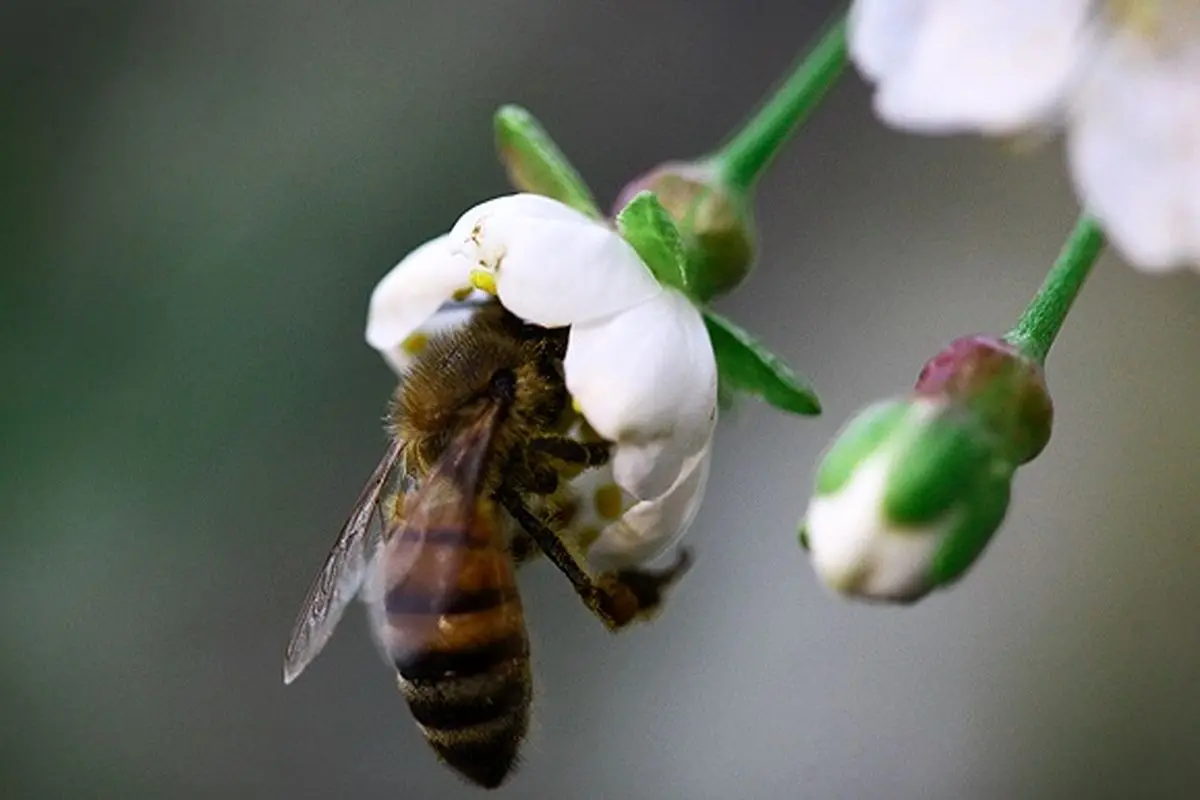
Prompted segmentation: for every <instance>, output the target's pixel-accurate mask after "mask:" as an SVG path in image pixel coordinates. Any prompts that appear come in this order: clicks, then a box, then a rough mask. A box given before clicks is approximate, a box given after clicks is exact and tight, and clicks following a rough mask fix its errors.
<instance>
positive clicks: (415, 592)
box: [383, 507, 532, 787]
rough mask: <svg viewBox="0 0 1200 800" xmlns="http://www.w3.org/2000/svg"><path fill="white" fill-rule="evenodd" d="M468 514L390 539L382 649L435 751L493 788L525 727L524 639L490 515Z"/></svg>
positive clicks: (528, 689) (482, 511)
mask: <svg viewBox="0 0 1200 800" xmlns="http://www.w3.org/2000/svg"><path fill="white" fill-rule="evenodd" d="M432 516H433V517H437V516H440V515H432ZM464 516H466V517H467V518H468V519H467V520H464V521H465V522H467V524H466V525H465V526H460V527H454V526H429V527H423V526H410V527H407V528H402V529H401V530H399V531H397V532H396V533H395V535H393V536H392V537H391V539H390V540H389V541H388V543H387V550H386V551H385V561H384V564H383V567H384V570H385V572H384V580H385V587H386V593H385V595H384V606H385V609H386V612H387V615H386V618H387V623H386V630H385V631H384V642H385V644H386V645H387V648H388V653H389V655H390V656H391V658H392V660H393V662H394V663H395V665H396V669H397V670H398V671H399V673H400V681H399V682H400V690H401V692H402V693H403V694H404V698H405V700H407V701H408V705H409V708H410V709H411V710H412V713H413V716H414V717H415V718H416V720H417V723H418V724H419V725H420V727H421V730H422V732H423V733H424V734H425V737H426V739H427V740H428V741H429V743H430V744H431V745H432V746H433V749H434V750H435V751H436V752H437V754H438V755H439V756H440V757H441V758H442V759H443V760H444V761H445V762H446V763H447V764H449V765H450V766H451V767H453V768H454V769H455V770H457V771H458V772H459V773H461V774H462V775H464V776H465V777H466V778H468V779H470V780H471V781H473V782H475V783H477V784H480V785H482V786H486V787H494V786H497V785H499V784H500V782H501V781H503V779H504V777H505V776H506V775H507V774H508V773H509V771H510V770H511V769H512V767H513V765H514V763H515V761H516V758H517V751H518V748H519V747H520V744H521V741H522V740H523V739H524V738H525V731H526V729H527V727H528V724H529V707H530V699H531V694H532V686H531V683H532V680H531V676H530V666H529V638H528V634H527V633H526V631H525V619H524V615H523V614H522V611H521V598H520V596H519V595H518V593H517V585H516V580H515V575H514V574H513V565H512V561H511V558H510V557H509V555H508V554H507V552H505V550H504V549H503V545H502V543H501V541H500V537H499V534H498V531H497V529H496V520H495V517H494V514H493V513H492V512H490V510H488V509H486V508H483V507H481V508H479V509H478V510H477V511H476V513H475V514H473V515H464ZM443 519H444V517H443ZM429 521H432V519H430V520H429Z"/></svg>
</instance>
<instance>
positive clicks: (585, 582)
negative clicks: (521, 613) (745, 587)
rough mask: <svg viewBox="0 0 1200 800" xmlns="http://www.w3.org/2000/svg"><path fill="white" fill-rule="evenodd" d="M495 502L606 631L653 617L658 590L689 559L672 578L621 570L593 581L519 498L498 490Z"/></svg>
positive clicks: (564, 544) (662, 587) (562, 544)
mask: <svg viewBox="0 0 1200 800" xmlns="http://www.w3.org/2000/svg"><path fill="white" fill-rule="evenodd" d="M496 499H497V500H498V501H499V503H500V504H501V505H502V506H504V508H505V509H507V510H508V513H509V514H512V516H513V519H515V520H516V521H517V523H518V524H519V525H520V526H521V527H522V528H524V529H525V531H526V532H527V533H528V534H529V537H530V538H531V539H533V541H534V542H535V543H536V544H537V546H538V547H540V548H541V550H542V552H543V553H545V554H546V557H547V558H549V559H550V561H551V563H553V564H554V566H555V567H557V568H558V570H559V571H560V572H562V573H563V574H564V575H566V576H567V580H569V581H570V582H571V585H572V586H573V587H574V588H575V593H576V594H578V595H579V597H580V599H581V600H583V603H584V605H586V606H587V607H588V609H589V610H591V612H592V613H593V614H595V615H596V616H597V617H599V618H600V621H601V622H603V623H604V625H605V626H606V627H607V628H608V629H609V630H613V631H616V630H620V629H621V628H624V627H625V626H626V625H628V624H629V623H631V622H633V621H634V620H636V619H638V618H639V617H640V616H645V615H647V614H650V613H653V611H654V610H655V608H657V607H658V605H659V604H661V602H662V590H663V589H664V588H665V587H666V586H667V585H669V584H670V583H671V582H673V581H674V580H675V579H676V578H677V577H678V575H679V574H682V570H684V569H686V567H687V564H688V563H690V557H685V560H684V563H682V564H681V565H679V569H678V570H667V572H668V573H672V574H671V575H669V576H667V577H665V578H664V576H663V575H661V574H656V573H652V572H649V571H643V570H623V571H618V572H610V573H605V574H604V575H601V576H600V577H598V578H597V577H593V576H592V574H591V573H590V572H588V570H587V568H586V567H585V566H584V564H583V560H582V559H581V558H579V556H577V555H576V554H575V552H574V551H573V550H572V549H571V547H570V546H568V545H567V543H566V542H564V541H563V540H562V538H561V537H560V536H559V535H558V534H557V533H555V531H554V530H553V529H552V528H551V527H550V526H549V525H547V524H546V523H545V522H543V521H542V520H541V519H539V518H538V516H537V515H536V514H534V513H533V512H532V511H530V510H529V507H528V506H526V505H525V501H523V500H522V499H521V497H520V495H518V494H517V493H516V492H514V491H512V490H509V489H501V490H500V491H499V492H497V494H496ZM622 573H624V577H622ZM639 594H640V595H641V596H639ZM643 600H644V601H646V603H647V604H648V605H647V606H646V607H643V604H642V603H643Z"/></svg>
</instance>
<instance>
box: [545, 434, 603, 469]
mask: <svg viewBox="0 0 1200 800" xmlns="http://www.w3.org/2000/svg"><path fill="white" fill-rule="evenodd" d="M529 447H530V449H531V450H533V451H535V452H539V453H545V454H546V455H548V456H550V457H551V458H557V459H558V460H559V461H564V462H566V463H568V464H577V465H579V466H582V467H600V466H603V465H605V464H607V463H608V459H609V455H610V447H611V446H610V445H609V444H608V442H580V441H577V440H575V439H572V438H570V437H567V436H540V437H538V438H536V439H534V440H533V441H531V442H530V443H529Z"/></svg>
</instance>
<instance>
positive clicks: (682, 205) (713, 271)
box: [613, 161, 754, 301]
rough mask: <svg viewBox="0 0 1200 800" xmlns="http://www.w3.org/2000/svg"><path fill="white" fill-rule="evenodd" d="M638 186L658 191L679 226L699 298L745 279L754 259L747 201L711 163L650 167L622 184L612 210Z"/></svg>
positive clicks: (638, 189) (725, 290)
mask: <svg viewBox="0 0 1200 800" xmlns="http://www.w3.org/2000/svg"><path fill="white" fill-rule="evenodd" d="M643 191H651V192H654V194H655V195H657V196H658V200H659V202H660V203H662V205H663V207H664V208H665V209H666V210H667V212H668V213H669V214H670V215H671V218H672V219H673V220H674V221H675V224H676V226H677V227H678V228H679V232H680V234H681V235H682V237H683V242H684V248H685V251H686V254H687V257H688V260H689V261H690V262H691V263H692V264H693V265H694V268H695V276H696V281H697V282H696V286H695V290H694V292H693V293H694V294H695V295H696V297H697V298H698V299H699V300H701V301H708V300H711V299H712V298H714V297H717V296H719V295H722V294H727V293H729V292H730V291H732V290H733V289H735V288H736V287H737V286H738V285H739V284H740V283H741V282H742V281H743V280H745V279H746V276H747V275H749V274H750V269H751V267H752V265H753V261H754V221H753V219H752V215H751V211H750V204H749V202H748V201H747V200H746V198H745V197H744V196H743V195H742V194H741V193H739V192H735V191H734V190H733V189H732V188H731V187H729V186H727V185H726V184H725V183H723V182H722V181H721V178H720V174H719V173H718V172H717V170H716V169H715V167H714V166H713V165H711V164H709V163H706V162H691V163H688V162H682V161H672V162H668V163H666V164H663V165H661V166H658V167H655V168H654V169H653V170H651V171H650V172H648V173H646V174H645V175H642V176H641V177H639V178H637V179H635V180H633V181H632V182H630V183H629V185H627V186H626V187H625V188H624V189H622V190H621V193H620V195H619V196H618V198H617V202H616V203H615V204H614V205H613V214H614V215H615V214H617V213H618V212H619V211H620V210H621V209H623V208H625V206H626V205H628V204H629V202H630V201H631V200H632V199H633V198H634V197H635V196H636V195H637V194H638V193H639V192H643Z"/></svg>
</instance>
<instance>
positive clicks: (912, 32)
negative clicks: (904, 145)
mask: <svg viewBox="0 0 1200 800" xmlns="http://www.w3.org/2000/svg"><path fill="white" fill-rule="evenodd" d="M1092 5H1093V2H1092V0H1005V2H997V1H996V0H857V2H856V3H855V4H854V7H853V11H852V13H851V17H850V30H849V47H850V52H851V56H852V57H853V58H854V60H855V62H856V63H857V64H858V65H859V67H860V69H862V71H863V72H864V74H866V75H867V76H868V77H870V78H872V79H874V80H875V81H876V82H877V84H878V85H877V89H876V93H875V110H876V113H878V114H879V116H880V117H882V118H883V119H884V120H885V121H887V122H888V123H890V124H892V125H896V126H898V127H902V128H908V129H911V130H916V131H922V132H926V133H952V132H958V131H965V130H979V131H982V132H984V133H992V134H1005V133H1013V132H1017V131H1020V130H1023V129H1026V128H1029V127H1031V126H1034V125H1036V124H1038V123H1041V122H1045V121H1047V119H1048V118H1049V117H1050V116H1051V115H1052V114H1054V113H1055V112H1056V110H1057V108H1058V106H1059V104H1060V102H1061V101H1062V99H1063V97H1064V94H1065V92H1066V91H1067V89H1068V88H1069V86H1070V85H1071V82H1072V80H1073V79H1074V77H1075V75H1076V72H1077V69H1078V67H1079V65H1080V61H1081V58H1080V56H1081V54H1082V52H1083V51H1084V50H1085V48H1086V47H1087V46H1088V43H1089V41H1090V37H1089V36H1088V15H1089V13H1090V12H1091V11H1092V8H1091V6H1092Z"/></svg>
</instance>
